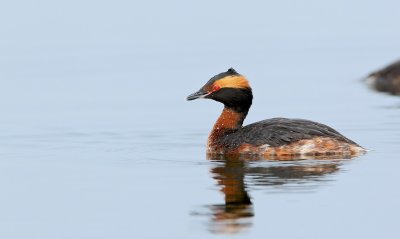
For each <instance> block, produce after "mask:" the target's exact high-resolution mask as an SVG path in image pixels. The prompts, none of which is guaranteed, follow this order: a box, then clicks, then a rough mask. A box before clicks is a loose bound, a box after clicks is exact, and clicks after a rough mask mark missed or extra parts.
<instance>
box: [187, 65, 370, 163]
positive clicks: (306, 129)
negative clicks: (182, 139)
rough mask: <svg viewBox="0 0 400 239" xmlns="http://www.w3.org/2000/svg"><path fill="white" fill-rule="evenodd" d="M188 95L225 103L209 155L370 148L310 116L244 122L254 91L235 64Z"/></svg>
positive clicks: (289, 155)
mask: <svg viewBox="0 0 400 239" xmlns="http://www.w3.org/2000/svg"><path fill="white" fill-rule="evenodd" d="M186 99H187V100H188V101H191V100H195V99H212V100H214V101H217V102H220V103H222V104H223V105H224V109H223V111H222V113H221V115H220V116H219V118H218V119H217V121H216V122H215V124H214V126H213V128H212V130H211V133H210V134H209V136H208V140H207V150H206V152H207V154H208V155H253V156H254V155H256V156H263V158H267V159H293V158H295V157H305V156H308V157H318V158H324V157H329V158H332V156H334V157H335V158H337V157H341V158H350V157H354V156H358V155H360V154H363V153H365V152H366V149H364V148H363V147H361V146H360V145H358V144H357V143H355V142H354V141H352V140H350V139H348V138H346V137H345V136H343V135H342V134H340V133H339V132H338V131H336V130H334V129H333V128H331V127H329V126H327V125H324V124H321V123H317V122H314V121H310V120H305V119H288V118H271V119H266V120H262V121H259V122H256V123H252V124H249V125H246V126H243V121H244V119H245V118H246V116H247V114H248V112H249V109H250V107H251V105H252V100H253V94H252V89H251V87H250V84H249V81H248V80H247V79H246V77H245V76H243V75H241V74H239V73H238V72H237V71H236V70H235V69H233V68H230V69H228V70H227V71H226V72H222V73H219V74H217V75H215V76H214V77H212V78H211V79H210V80H209V81H208V82H207V83H206V84H205V85H204V86H203V87H201V88H200V90H198V91H197V92H195V93H193V94H190V95H189V96H187V98H186Z"/></svg>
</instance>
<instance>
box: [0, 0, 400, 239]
mask: <svg viewBox="0 0 400 239" xmlns="http://www.w3.org/2000/svg"><path fill="white" fill-rule="evenodd" d="M2 5H5V6H3V7H1V8H0V9H1V10H0V11H1V14H0V20H1V21H0V29H2V30H1V33H0V34H1V36H2V37H1V38H0V43H1V44H0V52H1V55H0V69H1V70H0V109H1V111H2V113H1V117H0V132H1V134H0V189H1V193H2V197H0V212H1V213H0V237H1V238H41V239H43V238H220V237H222V238H225V237H231V236H232V235H235V237H237V238H265V237H272V238H277V237H278V238H293V237H296V238H321V237H323V238H339V237H341V238H352V237H363V238H378V237H379V238H398V236H399V233H398V230H397V228H398V226H399V222H398V215H399V213H400V206H399V203H398V202H399V201H400V190H399V189H398V185H397V184H398V183H397V182H398V170H397V169H398V168H399V166H400V163H399V160H398V155H397V153H398V151H399V149H398V145H399V143H400V123H399V118H400V100H399V98H398V97H394V96H389V95H385V94H381V93H376V92H374V91H372V90H369V89H368V88H367V87H366V86H365V85H363V84H362V83H361V82H360V79H361V78H362V77H363V76H365V75H367V74H368V73H369V72H371V71H373V70H376V69H377V68H379V67H382V66H383V65H385V64H388V63H390V62H391V61H393V60H395V59H397V58H398V57H399V52H400V51H399V50H400V45H399V44H398V42H400V33H399V32H398V31H397V30H396V29H397V25H398V22H399V20H400V19H399V17H398V14H396V12H395V11H396V10H395V9H398V7H399V6H398V5H399V4H398V3H397V2H390V1H386V2H364V1H358V2H357V1H356V2H352V3H349V2H347V1H335V2H332V3H320V2H314V1H310V2H308V3H304V4H303V5H302V4H293V3H289V2H284V1H283V2H281V3H253V4H249V3H232V2H226V1H225V2H224V1H223V2H218V3H214V2H202V3H201V4H200V3H195V4H194V3H187V2H179V1H172V2H147V3H135V2H124V1H117V2H113V3H112V4H111V3H106V2H90V1H87V2H86V1H85V2H78V1H70V2H68V3H53V2H51V1H41V2H28V1H25V2H23V3H13V2H10V3H4V4H2ZM155 6H157V7H155ZM229 67H234V68H235V69H236V70H237V71H238V72H240V73H242V74H244V75H246V76H247V77H248V78H249V80H250V83H251V85H252V87H253V93H254V97H255V99H254V103H253V107H252V109H251V110H250V113H249V116H248V118H247V119H246V121H245V124H248V123H251V122H255V121H258V120H262V119H265V118H270V117H277V116H281V117H291V118H306V119H312V120H315V121H319V122H322V123H325V124H328V125H330V126H332V127H334V128H335V129H337V130H339V131H340V132H341V133H343V134H344V135H346V136H347V137H349V138H351V139H353V140H354V141H356V142H357V143H359V144H361V145H362V146H364V147H366V148H368V149H369V150H370V151H369V152H368V153H367V154H366V155H364V156H362V157H358V158H355V159H352V160H329V161H318V160H302V161H289V162H278V161H237V160H228V159H226V160H221V159H207V158H206V155H205V141H206V138H207V135H208V133H209V131H210V129H211V127H212V124H213V123H214V121H215V120H216V118H217V117H218V115H219V113H220V111H221V109H222V106H221V105H219V104H218V103H216V102H212V101H206V100H199V101H194V102H186V101H185V100H184V98H185V97H186V96H187V95H188V94H190V93H192V92H194V91H195V90H197V89H198V88H200V87H201V86H202V85H203V84H204V83H205V82H206V81H207V80H208V79H209V78H210V77H211V76H213V75H214V74H217V73H219V72H221V71H225V70H227V69H228V68H229ZM250 202H251V204H250Z"/></svg>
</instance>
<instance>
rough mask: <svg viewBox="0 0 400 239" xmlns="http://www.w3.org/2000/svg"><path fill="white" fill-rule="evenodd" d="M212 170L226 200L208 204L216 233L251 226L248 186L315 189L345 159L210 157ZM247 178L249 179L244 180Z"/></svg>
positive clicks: (251, 206) (237, 230) (212, 227)
mask: <svg viewBox="0 0 400 239" xmlns="http://www.w3.org/2000/svg"><path fill="white" fill-rule="evenodd" d="M208 159H209V160H211V161H213V162H215V164H216V166H214V167H213V168H212V169H211V173H212V176H213V178H214V179H215V180H216V182H217V185H218V186H219V188H220V191H221V192H222V193H223V194H224V197H225V203H224V204H219V205H209V206H207V208H209V210H210V212H209V213H207V215H210V217H211V219H210V220H209V230H210V231H211V232H213V233H224V234H226V233H227V234H234V233H238V232H241V231H243V230H244V229H247V228H250V227H251V226H252V217H253V216H254V209H253V204H252V201H251V198H250V196H249V194H248V192H247V190H248V188H253V187H260V186H261V187H264V189H267V187H268V186H280V187H281V186H282V187H283V186H285V185H286V186H289V187H288V188H284V190H285V192H287V190H288V189H289V188H290V189H295V191H297V190H306V191H307V190H312V189H315V187H317V186H318V185H320V184H321V181H327V180H326V179H323V178H324V176H326V175H329V174H332V173H334V172H337V171H338V170H339V169H340V168H339V166H340V164H341V162H342V161H339V160H334V161H331V160H329V161H326V160H325V161H321V160H314V161H311V160H301V161H300V160H297V161H286V162H278V161H267V162H266V161H263V162H259V161H258V162H255V161H251V160H250V161H249V160H248V159H244V158H240V157H238V156H234V157H226V156H215V155H213V156H211V155H208ZM245 178H246V180H245Z"/></svg>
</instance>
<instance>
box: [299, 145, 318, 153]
mask: <svg viewBox="0 0 400 239" xmlns="http://www.w3.org/2000/svg"><path fill="white" fill-rule="evenodd" d="M313 150H315V144H314V143H307V144H305V145H302V146H301V147H300V148H299V153H300V154H307V153H309V152H311V151H313Z"/></svg>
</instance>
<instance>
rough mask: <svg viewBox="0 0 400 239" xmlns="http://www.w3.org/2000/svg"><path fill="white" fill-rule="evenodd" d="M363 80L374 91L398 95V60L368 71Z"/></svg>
mask: <svg viewBox="0 0 400 239" xmlns="http://www.w3.org/2000/svg"><path fill="white" fill-rule="evenodd" d="M365 82H366V83H367V84H368V85H369V86H370V87H371V88H372V89H374V90H376V91H379V92H386V93H389V94H392V95H400V60H399V61H396V62H394V63H392V64H390V65H388V66H386V67H385V68H383V69H381V70H378V71H375V72H372V73H370V74H369V75H368V76H367V77H366V78H365Z"/></svg>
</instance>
